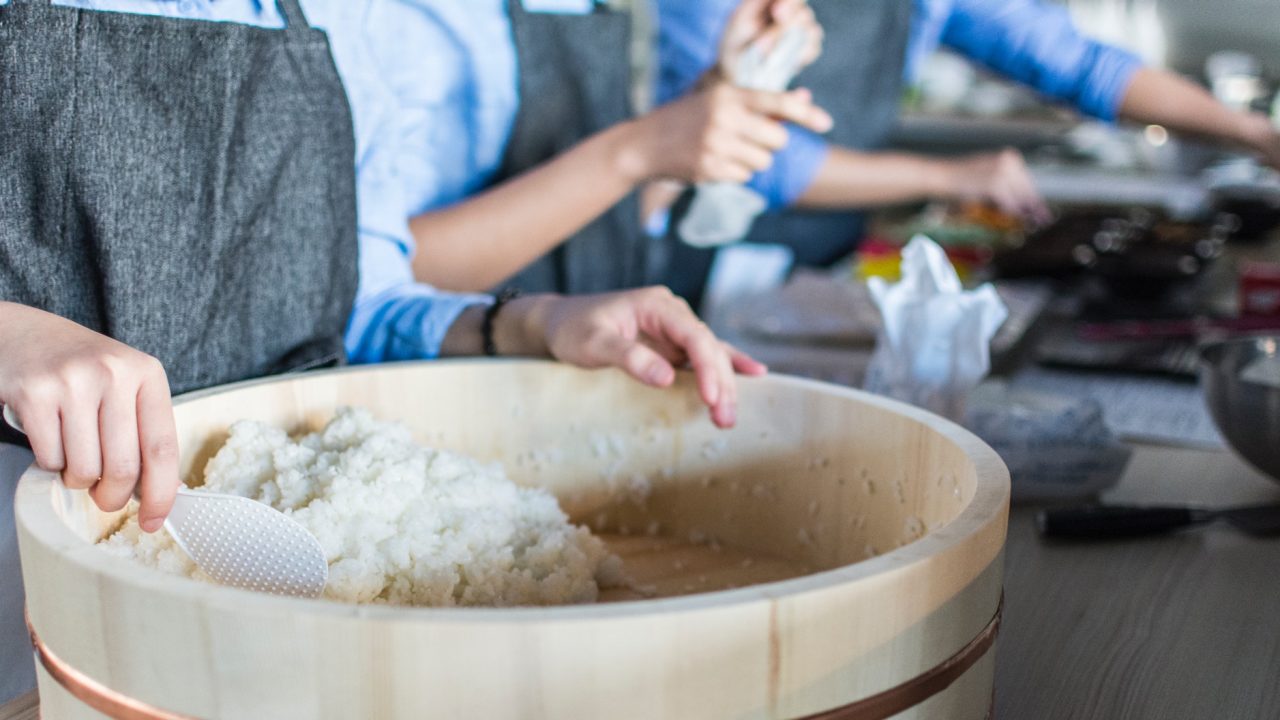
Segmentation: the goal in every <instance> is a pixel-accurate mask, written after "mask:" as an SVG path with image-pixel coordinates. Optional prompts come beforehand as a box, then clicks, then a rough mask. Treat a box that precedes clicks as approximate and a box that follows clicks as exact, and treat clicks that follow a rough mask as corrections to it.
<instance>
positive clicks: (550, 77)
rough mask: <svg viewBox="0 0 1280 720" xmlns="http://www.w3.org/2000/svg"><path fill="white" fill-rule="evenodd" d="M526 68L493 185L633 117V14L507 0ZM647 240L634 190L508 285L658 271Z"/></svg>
mask: <svg viewBox="0 0 1280 720" xmlns="http://www.w3.org/2000/svg"><path fill="white" fill-rule="evenodd" d="M507 6H508V13H509V14H510V17H511V26H512V33H513V35H514V37H515V46H516V52H517V57H518V59H519V68H520V79H519V84H520V109H519V112H518V113H517V115H516V120H515V125H514V127H513V128H512V133H511V139H510V140H509V141H508V143H507V150H506V155H505V157H504V159H503V164H502V167H501V169H500V170H499V172H498V173H497V175H496V176H495V178H494V183H495V184H497V183H501V182H503V181H505V180H508V179H510V178H512V177H515V176H516V175H519V174H521V173H523V172H525V171H527V170H530V169H532V168H534V167H537V166H538V165H541V164H543V163H545V162H547V161H548V160H550V159H551V158H553V157H555V156H557V155H560V154H562V153H564V152H565V151H567V150H569V149H570V148H572V147H573V146H574V145H577V144H578V143H580V142H582V141H583V140H585V139H586V138H587V137H589V136H591V135H594V134H595V133H597V132H600V131H602V130H604V129H606V128H609V127H612V126H614V125H617V124H619V123H621V122H624V121H626V120H629V119H631V117H632V107H631V92H630V91H631V84H632V83H631V59H630V53H629V48H630V46H631V39H632V32H631V15H630V13H629V12H626V11H619V10H610V9H608V8H606V7H605V6H603V5H601V4H597V5H596V8H595V10H594V11H593V12H591V13H589V14H586V15H565V14H557V13H534V12H529V11H527V10H525V9H524V6H523V4H522V3H521V1H520V0H508V3H507ZM649 242H650V241H649V239H648V237H647V236H646V235H645V234H644V232H643V228H642V227H641V222H640V205H639V202H638V200H637V197H636V195H635V193H632V194H631V195H628V196H627V197H626V198H625V199H624V200H623V201H622V202H620V203H618V204H617V205H615V206H614V207H613V208H612V209H611V210H609V211H608V212H606V213H605V214H604V215H602V216H600V217H599V218H596V219H595V220H594V221H592V222H591V223H590V224H588V225H587V226H586V227H584V228H583V229H582V230H581V231H579V232H578V233H577V234H576V235H574V236H573V237H572V238H570V239H569V240H568V241H567V242H565V243H563V244H562V245H560V246H559V247H557V248H556V249H555V250H552V251H551V252H550V253H548V254H546V255H544V256H543V257H542V258H540V259H539V260H537V261H536V262H534V263H533V264H532V265H530V266H529V267H527V268H526V269H525V270H523V271H522V272H520V273H519V274H518V275H516V276H515V278H513V279H512V280H511V281H510V282H508V283H506V284H507V285H510V286H512V287H517V288H520V289H521V290H524V291H525V292H562V293H575V294H576V293H594V292H604V291H608V290H620V289H625V288H632V287H639V286H641V285H644V284H646V283H647V282H648V281H649V278H650V272H649V262H650V259H649V248H648V245H649Z"/></svg>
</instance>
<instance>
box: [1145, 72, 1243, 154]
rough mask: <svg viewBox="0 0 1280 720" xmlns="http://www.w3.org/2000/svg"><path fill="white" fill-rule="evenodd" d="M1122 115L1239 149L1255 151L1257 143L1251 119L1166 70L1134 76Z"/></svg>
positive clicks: (1197, 86)
mask: <svg viewBox="0 0 1280 720" xmlns="http://www.w3.org/2000/svg"><path fill="white" fill-rule="evenodd" d="M1120 115H1121V117H1123V118H1125V119H1126V120H1130V121H1133V122H1138V123H1144V124H1149V125H1163V126H1165V127H1166V128H1168V129H1170V130H1173V131H1175V132H1181V133H1186V134H1189V135H1194V136H1197V137H1202V138H1208V139H1213V140H1217V141H1220V142H1226V143H1229V144H1232V145H1236V146H1239V147H1246V148H1253V147H1255V146H1256V145H1257V143H1258V138H1257V137H1255V135H1256V128H1257V125H1256V123H1255V122H1254V121H1253V119H1252V118H1251V117H1250V116H1249V115H1246V114H1244V113H1239V112H1235V111H1233V110H1231V109H1230V108H1228V107H1226V106H1225V105H1223V104H1222V103H1220V102H1218V101H1217V100H1216V99H1215V98H1214V97H1213V96H1212V95H1210V94H1209V92H1208V91H1207V90H1205V89H1204V88H1202V87H1200V86H1199V85H1197V84H1195V83H1193V82H1191V81H1190V80H1187V79H1185V78H1182V77H1179V76H1178V75H1175V74H1173V73H1170V72H1165V71H1163V70H1154V69H1151V68H1143V69H1141V70H1139V71H1138V72H1137V74H1135V75H1134V77H1133V81H1132V82H1131V83H1130V84H1129V88H1128V90H1127V91H1126V92H1125V95H1124V100H1123V101H1122V104H1121V106H1120Z"/></svg>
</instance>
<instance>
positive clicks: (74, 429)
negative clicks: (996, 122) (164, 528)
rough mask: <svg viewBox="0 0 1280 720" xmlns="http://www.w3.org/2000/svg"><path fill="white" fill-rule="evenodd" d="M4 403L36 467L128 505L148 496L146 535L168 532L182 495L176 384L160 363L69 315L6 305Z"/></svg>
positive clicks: (108, 503) (0, 374) (0, 337)
mask: <svg viewBox="0 0 1280 720" xmlns="http://www.w3.org/2000/svg"><path fill="white" fill-rule="evenodd" d="M0 348H3V349H4V350H3V352H0V403H3V404H5V405H7V406H9V407H10V409H11V410H13V412H14V414H15V415H16V416H17V418H18V420H20V421H21V423H22V426H23V431H24V432H25V433H26V435H27V439H28V440H29V441H30V442H31V449H32V452H34V453H35V457H36V464H37V465H38V466H39V467H41V468H43V469H44V470H48V471H51V472H59V473H61V474H62V480H63V482H64V483H65V484H66V486H67V487H69V488H72V489H77V490H79V489H86V490H89V494H90V495H91V496H92V497H93V500H94V502H95V503H97V505H98V507H100V508H102V509H103V510H105V511H108V512H114V511H116V510H119V509H121V508H123V507H124V506H125V505H126V504H127V503H128V502H129V499H130V498H131V497H132V496H133V492H134V489H135V487H137V488H138V489H139V490H140V495H141V506H140V509H139V512H138V520H139V523H140V525H141V526H142V529H143V530H145V531H147V532H154V531H156V530H158V529H160V527H161V525H162V523H163V522H164V518H165V517H166V516H167V515H168V514H169V510H170V508H171V507H172V506H173V499H174V496H175V495H176V493H177V491H178V485H179V482H180V481H179V478H178V444H177V431H176V429H175V425H174V419H173V408H172V404H171V402H170V397H169V383H168V380H167V378H166V377H165V372H164V368H163V367H162V366H161V364H160V362H159V361H158V360H156V359H155V358H153V357H151V356H149V355H145V354H143V353H141V352H138V351H137V350H134V349H132V348H130V347H128V346H127V345H124V344H122V343H119V342H116V341H115V340H112V339H111V338H108V337H106V336H104V335H100V334H98V333H95V332H93V331H91V330H88V329H87V328H85V327H83V326H81V325H77V324H76V323H73V322H71V321H70V320H66V319H64V318H61V317H58V316H56V315H52V314H49V313H46V312H43V311H40V310H36V309H34V308H29V307H25V306H22V305H16V304H13V303H0Z"/></svg>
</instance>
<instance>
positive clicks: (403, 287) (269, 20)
mask: <svg viewBox="0 0 1280 720" xmlns="http://www.w3.org/2000/svg"><path fill="white" fill-rule="evenodd" d="M472 1H473V0H457V4H459V5H462V4H465V3H467V2H472ZM6 2H7V0H0V4H4V3H6ZM55 3H56V4H58V5H65V6H70V7H78V8H84V9H91V10H111V11H117V12H133V13H141V14H149V15H164V16H170V17H180V18H189V19H194V20H209V21H226V22H239V23H245V24H250V25H259V26H263V27H281V26H283V24H284V22H283V19H282V16H281V14H280V11H279V9H278V7H277V6H276V3H275V2H271V0H265V1H264V0H55ZM301 5H302V9H303V11H304V12H305V13H306V15H307V18H308V19H309V20H310V22H311V24H312V25H314V26H316V27H318V28H321V29H326V30H328V31H329V33H330V40H331V44H332V46H333V54H334V59H335V62H336V63H337V66H338V70H339V72H340V74H341V75H342V79H343V83H344V85H345V86H346V89H347V95H348V98H349V100H350V103H351V110H352V115H353V117H354V121H355V130H356V158H355V164H356V172H357V183H358V198H357V200H358V210H359V238H360V289H359V291H358V293H357V297H356V306H355V309H354V312H353V314H352V317H351V321H350V323H349V326H348V329H347V335H346V347H347V354H348V357H349V359H350V360H351V361H352V362H356V363H367V362H380V361H388V360H409V359H418V358H431V357H435V356H436V355H437V354H439V351H440V344H441V342H442V341H443V340H444V336H445V334H446V333H447V332H448V330H449V327H450V326H451V325H452V324H453V322H454V321H455V320H456V319H457V317H458V315H459V314H460V313H461V312H462V311H463V310H464V309H466V308H467V307H468V306H470V305H474V304H478V303H486V302H489V298H486V297H484V296H469V295H456V294H450V293H444V292H441V291H438V290H436V289H434V288H432V287H430V286H427V285H423V284H420V283H415V282H414V280H413V270H412V267H411V265H410V261H411V258H412V256H413V251H414V242H413V236H412V235H411V234H410V233H409V227H408V218H409V217H410V214H411V210H410V207H409V202H408V195H407V194H406V187H405V181H404V177H403V175H404V173H403V170H402V168H401V160H402V158H404V157H405V156H406V154H408V153H413V152H417V147H418V145H419V144H420V142H419V140H420V138H418V137H417V136H416V135H415V133H417V132H419V131H421V130H422V129H423V126H422V125H421V123H419V122H418V120H419V119H420V118H419V117H418V114H416V113H415V111H414V108H412V107H402V106H401V103H400V97H399V95H398V92H397V91H398V89H399V88H397V87H396V85H395V83H396V82H400V83H404V82H406V81H408V80H409V76H408V75H407V74H405V73H400V74H399V75H397V76H396V77H394V78H393V77H387V76H384V73H383V66H384V62H385V58H384V57H382V56H380V54H379V53H380V52H382V51H385V50H386V49H387V48H392V47H399V48H400V49H403V50H405V51H406V52H407V51H409V50H415V49H418V50H420V49H422V48H421V46H417V47H415V46H414V45H413V43H416V42H422V41H424V40H426V41H429V42H433V43H434V42H436V40H435V39H434V38H429V37H423V36H415V35H412V34H409V35H406V33H405V28H403V27H402V26H401V25H399V24H398V22H397V11H398V10H400V9H401V7H402V6H401V4H400V3H399V2H396V1H395V0H302V2H301ZM413 14H416V11H413ZM339 29H341V30H344V31H346V32H336V31H337V30H339ZM416 143H417V144H416Z"/></svg>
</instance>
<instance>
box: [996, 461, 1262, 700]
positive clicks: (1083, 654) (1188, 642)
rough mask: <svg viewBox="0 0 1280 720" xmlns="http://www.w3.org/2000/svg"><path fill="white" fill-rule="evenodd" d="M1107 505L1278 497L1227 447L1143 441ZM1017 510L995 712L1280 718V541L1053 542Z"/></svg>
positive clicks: (1026, 512)
mask: <svg viewBox="0 0 1280 720" xmlns="http://www.w3.org/2000/svg"><path fill="white" fill-rule="evenodd" d="M1104 500H1106V501H1108V502H1118V503H1119V502H1123V503H1149V504H1154V503H1195V504H1200V505H1204V506H1208V507H1225V506H1230V505H1236V504H1248V503H1265V502H1280V484H1277V483H1275V482H1272V481H1270V480H1268V479H1266V478H1265V477H1264V476H1263V475H1262V474H1261V473H1259V472H1258V471H1256V470H1254V469H1252V468H1250V467H1248V466H1247V465H1245V463H1244V462H1243V461H1241V460H1239V459H1237V458H1236V457H1235V456H1233V455H1231V454H1230V453H1228V452H1222V451H1198V450H1185V449H1176V448H1166V447H1154V446H1138V447H1137V448H1136V452H1135V454H1134V457H1133V460H1132V462H1131V463H1130V465H1129V468H1128V470H1127V472H1126V473H1125V475H1124V478H1123V479H1122V480H1121V482H1120V484H1119V485H1118V486H1117V487H1116V488H1114V489H1113V490H1112V491H1110V492H1109V493H1107V494H1106V495H1105V496H1104ZM1035 513H1036V508H1032V507H1015V508H1014V510H1013V512H1012V514H1011V516H1010V520H1009V540H1008V545H1007V547H1006V550H1005V552H1006V557H1005V567H1006V569H1005V592H1006V602H1007V605H1006V612H1005V621H1004V626H1003V627H1002V629H1001V633H1000V644H999V646H998V650H997V652H998V657H997V664H998V672H997V679H996V708H997V712H996V717H997V718H1001V719H1002V720H1004V719H1006V718H1008V719H1012V720H1021V719H1023V718H1035V719H1036V720H1076V719H1079V720H1103V719H1106V720H1111V719H1117V720H1118V719H1124V720H1148V719H1150V720H1203V719H1205V718H1215V720H1275V719H1280V683H1277V682H1276V668H1277V667H1280V540H1256V539H1250V538H1246V537H1244V536H1243V535H1241V534H1239V533H1237V532H1235V531H1234V530H1232V529H1231V528H1229V527H1227V526H1225V525H1214V526H1211V527H1209V528H1205V529H1202V530H1197V531H1191V532H1187V533H1182V534H1178V535H1173V536H1168V537H1163V538H1153V539H1149V540H1139V541H1129V542H1118V543H1101V544H1089V545H1061V544H1046V543H1044V542H1042V541H1041V540H1040V539H1039V538H1038V536H1037V534H1036V530H1035V525H1034V518H1035Z"/></svg>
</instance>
